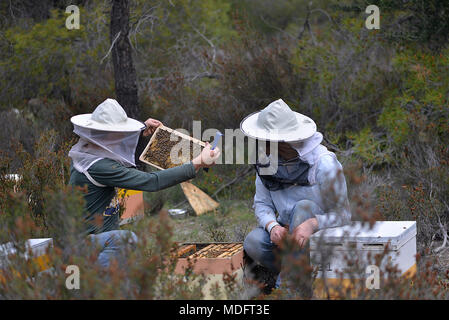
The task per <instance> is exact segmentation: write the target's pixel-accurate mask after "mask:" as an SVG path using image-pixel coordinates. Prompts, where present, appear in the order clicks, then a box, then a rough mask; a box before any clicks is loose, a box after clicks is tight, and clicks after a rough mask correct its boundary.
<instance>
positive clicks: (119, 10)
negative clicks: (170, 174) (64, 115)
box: [110, 0, 145, 170]
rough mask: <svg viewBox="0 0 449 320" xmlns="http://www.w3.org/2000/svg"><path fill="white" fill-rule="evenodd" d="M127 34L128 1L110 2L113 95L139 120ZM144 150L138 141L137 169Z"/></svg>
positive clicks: (133, 69)
mask: <svg viewBox="0 0 449 320" xmlns="http://www.w3.org/2000/svg"><path fill="white" fill-rule="evenodd" d="M128 34H129V0H112V10H111V28H110V38H111V45H112V46H113V47H112V51H111V54H112V64H113V66H114V78H115V93H116V95H117V101H118V102H119V103H120V104H121V106H122V107H123V109H125V111H126V114H127V115H128V117H130V118H134V119H137V120H141V119H140V117H141V114H140V107H139V102H138V96H137V76H136V69H135V68H134V63H133V57H132V47H131V43H130V42H129V39H128ZM144 148H145V141H144V140H143V139H139V144H138V145H137V148H136V152H135V160H136V165H137V168H138V169H141V170H143V169H144V164H143V162H141V161H140V160H139V156H140V154H141V153H142V152H143V149H144Z"/></svg>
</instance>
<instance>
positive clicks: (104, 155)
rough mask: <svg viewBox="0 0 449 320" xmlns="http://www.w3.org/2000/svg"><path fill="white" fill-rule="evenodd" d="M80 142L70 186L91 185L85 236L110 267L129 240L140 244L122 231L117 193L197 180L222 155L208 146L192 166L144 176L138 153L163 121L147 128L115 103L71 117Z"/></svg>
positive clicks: (72, 152)
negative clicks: (142, 142) (138, 166)
mask: <svg viewBox="0 0 449 320" xmlns="http://www.w3.org/2000/svg"><path fill="white" fill-rule="evenodd" d="M71 121H72V123H73V125H74V132H75V133H76V134H77V135H78V136H79V137H80V138H79V141H78V143H77V144H75V145H74V146H73V147H72V149H71V150H70V152H69V157H70V158H71V159H72V166H71V176H70V184H71V185H74V186H81V187H82V186H86V185H87V193H86V194H85V196H84V198H85V201H86V208H85V209H86V210H85V226H86V229H85V232H86V235H89V237H90V239H91V240H92V243H96V244H97V245H99V246H100V248H102V250H101V252H100V254H99V256H98V262H99V264H100V265H102V266H104V267H107V266H109V263H110V260H111V258H113V257H119V256H120V253H121V251H122V249H123V248H124V246H125V243H124V239H126V240H127V241H134V242H135V241H137V238H136V235H135V234H134V233H132V232H131V231H127V230H119V207H118V206H119V201H118V197H117V189H116V188H124V189H132V190H142V191H149V192H151V191H158V190H162V189H165V188H168V187H171V186H173V185H175V184H178V183H180V182H183V181H186V180H189V179H192V178H194V177H195V175H196V172H197V171H198V170H199V168H201V167H210V166H212V165H213V164H214V163H215V161H216V160H217V159H218V157H219V155H220V150H219V149H215V150H211V149H210V145H209V144H207V145H206V147H205V148H204V149H203V151H202V152H201V154H200V155H199V156H197V157H196V158H195V159H193V160H192V161H191V162H189V163H186V164H183V165H180V166H178V167H174V168H170V169H166V170H162V171H158V172H151V173H147V172H143V171H139V170H137V169H135V166H136V165H135V162H134V161H135V159H134V154H135V151H136V147H137V143H138V140H139V137H140V134H141V133H143V135H144V136H148V135H150V134H151V133H153V132H154V131H155V129H156V128H157V127H158V126H159V125H161V122H159V121H158V120H154V119H148V120H147V121H145V124H144V123H142V122H140V121H137V120H134V119H131V118H128V117H127V115H126V112H125V110H123V108H122V107H121V106H120V104H119V103H118V102H117V101H116V100H113V99H107V100H105V101H104V102H103V103H101V104H100V105H99V106H98V107H97V108H96V109H95V110H94V112H93V113H92V114H81V115H77V116H74V117H72V118H71Z"/></svg>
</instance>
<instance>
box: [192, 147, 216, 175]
mask: <svg viewBox="0 0 449 320" xmlns="http://www.w3.org/2000/svg"><path fill="white" fill-rule="evenodd" d="M220 153H221V152H220V149H219V148H215V149H214V150H212V149H211V146H210V144H209V142H206V146H205V147H204V149H203V150H202V151H201V154H200V155H198V156H197V157H196V158H195V159H193V160H192V163H193V165H194V166H195V169H196V170H198V169H199V168H209V167H212V166H213V165H214V164H215V161H217V160H218V158H219V157H220Z"/></svg>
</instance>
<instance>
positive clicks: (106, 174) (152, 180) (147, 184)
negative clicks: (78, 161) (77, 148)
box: [88, 159, 196, 192]
mask: <svg viewBox="0 0 449 320" xmlns="http://www.w3.org/2000/svg"><path fill="white" fill-rule="evenodd" d="M88 172H89V174H90V175H91V177H92V178H93V179H95V180H96V181H97V182H98V183H101V184H103V185H105V186H109V187H118V188H124V189H132V190H142V191H149V192H152V191H158V190H162V189H165V188H168V187H171V186H174V185H175V184H178V183H180V182H184V181H187V180H189V179H192V178H194V177H195V176H196V171H195V167H194V166H193V164H192V163H191V162H189V163H186V164H183V165H180V166H177V167H174V168H170V169H166V170H161V171H156V172H143V171H139V170H137V169H134V168H126V167H124V166H123V165H121V164H119V163H118V162H116V161H113V160H110V159H103V160H100V161H98V162H96V163H95V164H93V165H92V167H90V168H89V170H88Z"/></svg>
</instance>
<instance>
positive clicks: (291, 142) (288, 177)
mask: <svg viewBox="0 0 449 320" xmlns="http://www.w3.org/2000/svg"><path fill="white" fill-rule="evenodd" d="M240 128H241V130H242V132H243V133H244V134H245V135H247V136H249V137H252V138H255V139H257V141H258V142H259V144H260V143H261V141H263V143H264V144H266V145H267V146H266V147H265V149H264V150H263V153H262V156H259V158H258V161H257V164H256V170H257V176H256V182H255V184H256V194H255V196H254V206H253V208H254V209H255V215H256V218H257V220H258V223H259V227H258V228H256V229H254V230H252V231H251V232H250V233H249V234H248V236H247V237H246V238H245V241H244V249H245V251H246V253H247V254H248V255H249V256H250V257H251V258H252V259H253V260H254V261H255V262H256V263H258V264H261V265H263V266H264V267H266V268H268V269H270V270H271V271H272V272H274V273H276V274H279V276H278V277H277V281H276V286H277V287H279V285H280V284H281V280H282V282H283V283H284V279H285V282H286V285H288V282H289V280H288V279H289V277H288V275H289V273H288V271H287V270H288V267H289V266H286V265H285V264H286V263H287V262H286V261H288V263H289V264H291V263H292V259H290V260H287V259H286V258H285V255H284V256H283V257H282V258H280V257H281V256H282V254H281V251H282V250H281V249H280V248H281V247H282V246H283V244H284V243H285V242H283V240H285V238H286V237H287V238H289V239H290V240H291V241H290V243H293V248H292V250H291V255H290V257H291V256H293V257H294V258H295V259H296V258H297V259H299V258H300V257H301V256H304V255H305V254H306V255H307V257H308V254H309V253H308V252H307V247H306V245H307V244H308V240H309V238H310V236H311V235H312V234H313V233H314V232H316V231H318V230H321V229H325V228H331V227H337V226H342V225H345V224H348V223H349V222H350V219H351V213H350V209H349V201H348V198H347V188H346V181H345V177H344V175H343V172H342V166H341V164H340V163H339V161H338V160H337V158H336V156H335V154H334V153H332V152H329V151H328V150H327V148H326V147H325V146H323V145H322V144H321V142H322V140H323V135H322V134H321V133H320V132H317V131H316V124H315V123H314V121H313V120H312V119H310V118H309V117H307V116H305V115H302V114H300V113H298V112H294V111H292V110H291V109H290V107H289V106H288V105H287V104H286V103H285V102H284V101H283V100H282V99H279V100H277V101H274V102H272V103H271V104H269V105H268V106H267V107H266V108H265V109H263V110H261V111H260V112H256V113H253V114H250V115H249V116H247V117H246V118H245V119H244V120H243V121H242V122H241V125H240ZM270 141H275V142H277V143H276V144H274V145H277V150H271V152H270V146H273V144H272V142H270ZM269 142H270V143H269ZM274 151H277V152H274ZM268 167H271V168H272V172H268V173H267V171H269V170H267V168H268ZM295 259H293V261H294V260H295ZM307 263H308V261H307ZM296 281H297V280H295V281H294V283H297V282H296ZM292 283H293V281H291V284H292ZM306 283H307V282H306ZM309 284H310V282H309ZM293 285H294V284H293ZM307 288H309V287H308V286H307ZM303 294H307V295H309V294H310V290H309V292H307V293H305V292H303Z"/></svg>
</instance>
